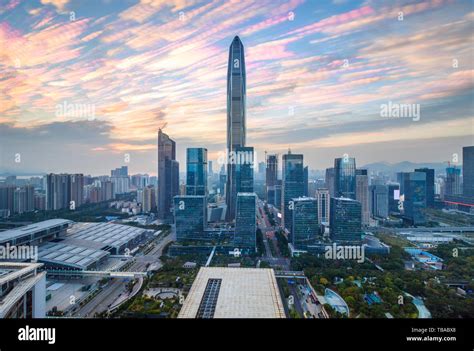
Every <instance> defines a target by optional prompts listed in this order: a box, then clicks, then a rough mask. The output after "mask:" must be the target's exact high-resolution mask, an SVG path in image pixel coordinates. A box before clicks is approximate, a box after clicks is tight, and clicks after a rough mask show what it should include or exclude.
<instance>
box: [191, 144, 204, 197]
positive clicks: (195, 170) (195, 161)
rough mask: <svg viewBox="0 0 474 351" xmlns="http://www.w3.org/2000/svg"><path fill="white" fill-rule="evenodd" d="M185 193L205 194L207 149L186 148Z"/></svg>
mask: <svg viewBox="0 0 474 351" xmlns="http://www.w3.org/2000/svg"><path fill="white" fill-rule="evenodd" d="M186 195H207V149H204V148H188V149H187V150H186Z"/></svg>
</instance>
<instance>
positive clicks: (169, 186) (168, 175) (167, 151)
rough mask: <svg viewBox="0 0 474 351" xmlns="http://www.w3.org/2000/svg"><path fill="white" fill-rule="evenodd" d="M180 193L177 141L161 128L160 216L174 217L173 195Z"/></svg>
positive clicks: (159, 152) (159, 169)
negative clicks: (172, 211)
mask: <svg viewBox="0 0 474 351" xmlns="http://www.w3.org/2000/svg"><path fill="white" fill-rule="evenodd" d="M178 194H179V163H178V161H176V143H175V142H174V140H172V139H171V138H170V137H169V136H168V135H167V134H165V133H163V132H162V130H161V129H160V130H159V131H158V206H157V207H158V208H157V212H158V218H159V219H161V220H165V221H169V220H170V219H171V218H172V213H171V210H172V205H173V197H174V196H176V195H178Z"/></svg>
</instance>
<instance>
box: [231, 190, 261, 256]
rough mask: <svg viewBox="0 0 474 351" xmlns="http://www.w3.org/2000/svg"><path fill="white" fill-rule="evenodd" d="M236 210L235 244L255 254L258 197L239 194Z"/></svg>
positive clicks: (249, 194)
mask: <svg viewBox="0 0 474 351" xmlns="http://www.w3.org/2000/svg"><path fill="white" fill-rule="evenodd" d="M236 209H237V211H236V215H235V235H234V244H235V245H236V246H237V247H239V248H241V247H243V248H250V249H251V251H254V252H255V250H256V233H257V232H256V231H257V224H256V211H257V195H256V194H255V193H238V194H237V206H236Z"/></svg>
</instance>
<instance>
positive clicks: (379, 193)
mask: <svg viewBox="0 0 474 351" xmlns="http://www.w3.org/2000/svg"><path fill="white" fill-rule="evenodd" d="M388 196H389V192H388V186H386V185H371V186H370V209H371V212H372V216H373V217H377V218H387V217H388V214H389V207H388V206H389V205H388V203H389V199H388Z"/></svg>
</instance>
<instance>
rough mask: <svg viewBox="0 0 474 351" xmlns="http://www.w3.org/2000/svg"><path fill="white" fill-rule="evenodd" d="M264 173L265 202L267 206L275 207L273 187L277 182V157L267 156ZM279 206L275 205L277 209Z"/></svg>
mask: <svg viewBox="0 0 474 351" xmlns="http://www.w3.org/2000/svg"><path fill="white" fill-rule="evenodd" d="M266 161H267V164H266V171H265V187H266V194H265V196H266V200H267V202H268V203H269V204H272V205H275V185H277V180H278V155H267V159H266ZM279 206H280V204H277V207H279Z"/></svg>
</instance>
